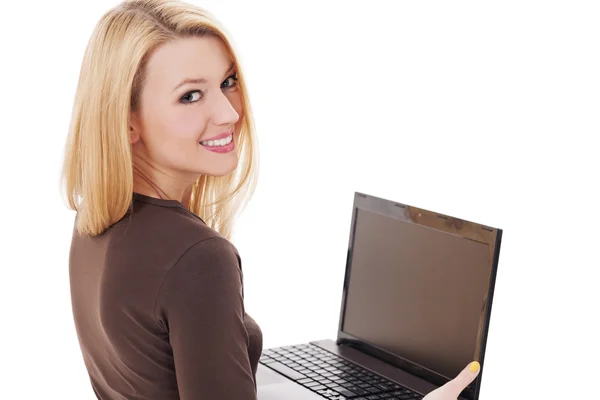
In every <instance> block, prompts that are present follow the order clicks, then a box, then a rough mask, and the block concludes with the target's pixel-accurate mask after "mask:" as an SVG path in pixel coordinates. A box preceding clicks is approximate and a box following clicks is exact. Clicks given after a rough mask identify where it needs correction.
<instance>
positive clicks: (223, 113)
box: [212, 92, 240, 125]
mask: <svg viewBox="0 0 600 400" xmlns="http://www.w3.org/2000/svg"><path fill="white" fill-rule="evenodd" d="M239 118H240V115H239V114H238V113H237V111H236V110H235V108H234V107H233V105H232V104H231V102H230V101H229V99H228V98H227V96H226V95H225V94H224V93H223V92H221V93H219V94H217V95H216V96H215V97H214V101H213V107H212V120H213V124H215V125H233V124H235V123H236V122H237V121H238V119H239Z"/></svg>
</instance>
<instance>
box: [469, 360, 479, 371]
mask: <svg viewBox="0 0 600 400" xmlns="http://www.w3.org/2000/svg"><path fill="white" fill-rule="evenodd" d="M469 369H470V370H471V371H473V372H477V371H479V363H478V362H477V361H473V362H472V363H471V364H469Z"/></svg>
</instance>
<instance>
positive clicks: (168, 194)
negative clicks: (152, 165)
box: [133, 165, 194, 208]
mask: <svg viewBox="0 0 600 400" xmlns="http://www.w3.org/2000/svg"><path fill="white" fill-rule="evenodd" d="M152 172H153V173H148V172H147V170H144V169H142V168H140V167H139V166H135V165H134V166H133V191H134V192H137V193H139V194H143V195H145V196H149V197H155V198H159V199H165V200H177V201H179V202H180V203H181V204H183V205H184V206H185V207H186V208H189V203H190V197H191V194H192V186H193V185H194V182H191V183H190V182H185V183H184V182H182V181H181V180H176V179H174V177H173V176H172V175H169V174H165V173H161V172H160V171H158V170H153V171H152Z"/></svg>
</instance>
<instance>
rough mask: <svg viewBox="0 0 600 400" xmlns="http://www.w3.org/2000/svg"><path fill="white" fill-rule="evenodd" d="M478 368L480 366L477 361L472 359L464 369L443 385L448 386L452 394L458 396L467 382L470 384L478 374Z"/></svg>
mask: <svg viewBox="0 0 600 400" xmlns="http://www.w3.org/2000/svg"><path fill="white" fill-rule="evenodd" d="M480 370H481V367H480V365H479V363H478V362H477V361H473V362H472V363H470V364H469V365H467V366H466V367H465V369H463V370H462V371H461V372H460V373H459V374H458V375H457V376H456V378H454V379H453V380H451V381H450V382H448V383H446V385H445V386H447V387H448V389H449V390H450V391H451V392H452V394H453V395H455V396H456V397H458V395H459V394H460V393H461V392H462V391H463V390H465V388H466V387H467V386H469V384H471V382H473V381H474V380H475V378H477V375H479V371H480Z"/></svg>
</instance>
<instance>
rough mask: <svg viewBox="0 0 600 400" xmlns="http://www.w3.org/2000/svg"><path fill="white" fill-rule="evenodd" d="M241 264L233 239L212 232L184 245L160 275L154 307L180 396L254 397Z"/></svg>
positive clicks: (240, 399)
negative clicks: (211, 235)
mask: <svg viewBox="0 0 600 400" xmlns="http://www.w3.org/2000/svg"><path fill="white" fill-rule="evenodd" d="M240 268H241V267H240V262H239V258H238V256H237V253H236V252H235V250H234V248H233V245H232V244H231V243H230V242H229V241H228V240H227V239H225V238H222V237H215V238H210V239H206V240H203V241H201V242H199V243H196V244H195V245H193V246H192V247H191V248H190V249H188V251H187V252H186V253H185V254H184V255H183V256H182V257H181V258H180V259H179V261H178V262H177V264H176V265H175V266H174V267H173V269H172V270H171V271H170V273H169V275H168V276H167V277H166V278H165V281H164V283H163V285H162V287H161V290H160V292H159V294H158V298H157V304H156V305H157V307H156V313H157V320H158V321H159V322H161V323H162V324H163V325H164V326H165V328H166V330H167V332H168V334H169V340H170V343H171V347H172V349H173V358H174V364H175V372H176V377H177V385H178V390H179V396H180V398H181V400H191V399H194V400H196V399H222V400H228V399H232V400H233V399H235V400H254V399H256V383H255V378H254V375H253V372H252V369H251V364H250V360H249V357H248V341H249V337H248V332H247V331H246V327H245V325H244V315H245V311H244V304H243V291H242V290H243V289H242V275H241V269H240Z"/></svg>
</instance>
